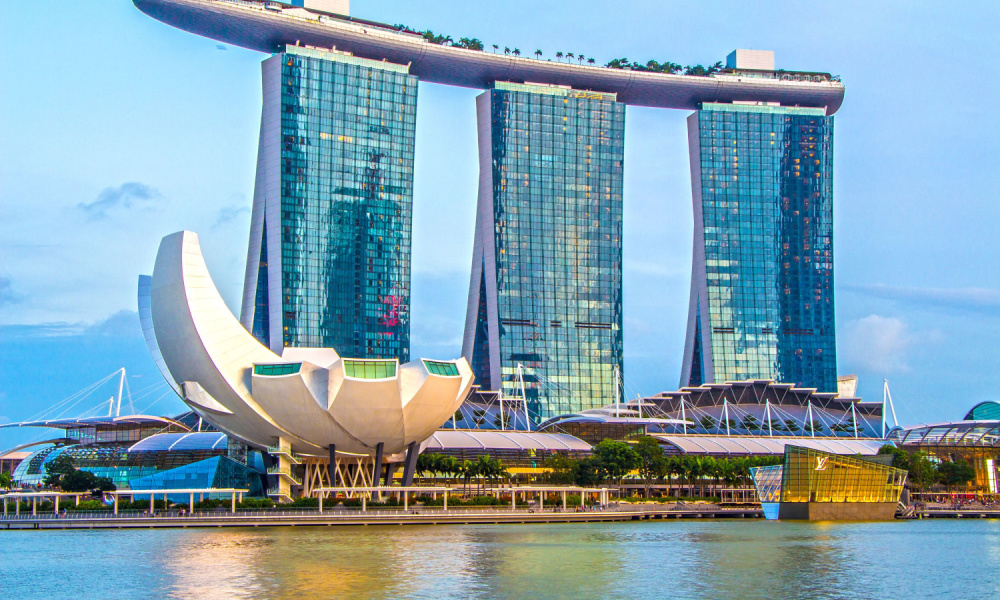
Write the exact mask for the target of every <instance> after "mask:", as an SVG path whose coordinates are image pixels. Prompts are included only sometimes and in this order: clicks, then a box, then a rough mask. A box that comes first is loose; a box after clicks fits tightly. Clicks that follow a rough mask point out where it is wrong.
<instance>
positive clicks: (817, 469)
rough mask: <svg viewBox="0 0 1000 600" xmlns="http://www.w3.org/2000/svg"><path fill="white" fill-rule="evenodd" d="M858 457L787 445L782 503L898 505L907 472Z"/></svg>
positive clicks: (782, 480) (782, 484) (782, 481)
mask: <svg viewBox="0 0 1000 600" xmlns="http://www.w3.org/2000/svg"><path fill="white" fill-rule="evenodd" d="M874 458H875V457H873V458H872V459H866V458H860V457H855V456H841V455H837V454H829V453H827V452H820V451H819V450H810V449H808V448H801V447H799V446H785V464H784V468H783V470H782V479H781V501H782V502H893V503H894V502H898V501H899V495H900V493H902V491H903V484H905V483H906V471H903V470H902V469H896V468H894V467H890V466H887V465H883V464H879V463H878V462H875V460H874Z"/></svg>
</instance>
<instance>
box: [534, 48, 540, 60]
mask: <svg viewBox="0 0 1000 600" xmlns="http://www.w3.org/2000/svg"><path fill="white" fill-rule="evenodd" d="M535 58H538V59H541V58H542V51H541V50H535Z"/></svg>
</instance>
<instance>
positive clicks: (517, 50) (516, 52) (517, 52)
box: [512, 48, 521, 56]
mask: <svg viewBox="0 0 1000 600" xmlns="http://www.w3.org/2000/svg"><path fill="white" fill-rule="evenodd" d="M512 54H513V55H514V56H521V51H520V50H519V49H517V48H514V52H513V53H512Z"/></svg>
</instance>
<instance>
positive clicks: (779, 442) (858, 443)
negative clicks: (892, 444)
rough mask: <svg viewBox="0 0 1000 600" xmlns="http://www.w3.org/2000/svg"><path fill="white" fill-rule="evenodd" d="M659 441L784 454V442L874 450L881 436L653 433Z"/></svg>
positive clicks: (702, 449) (698, 450)
mask: <svg viewBox="0 0 1000 600" xmlns="http://www.w3.org/2000/svg"><path fill="white" fill-rule="evenodd" d="M652 437H654V438H656V439H657V440H659V441H660V442H661V443H665V444H668V445H670V446H673V447H674V448H677V449H678V450H680V451H681V452H683V453H685V454H784V452H785V446H801V447H803V448H810V449H812V450H822V451H823V452H830V453H831V454H851V455H853V454H863V455H866V456H872V455H875V454H878V451H879V448H881V447H882V446H884V445H885V444H886V442H884V441H883V440H848V439H834V438H762V437H754V438H751V437H725V436H707V435H704V436H703V435H697V436H695V435H686V436H682V435H653V436H652Z"/></svg>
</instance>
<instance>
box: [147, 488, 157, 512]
mask: <svg viewBox="0 0 1000 600" xmlns="http://www.w3.org/2000/svg"><path fill="white" fill-rule="evenodd" d="M155 501H156V494H153V493H152V492H150V494H149V514H151V515H152V514H153V512H154V511H155V510H156V506H154V504H153V503H154V502H155Z"/></svg>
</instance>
